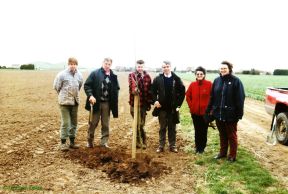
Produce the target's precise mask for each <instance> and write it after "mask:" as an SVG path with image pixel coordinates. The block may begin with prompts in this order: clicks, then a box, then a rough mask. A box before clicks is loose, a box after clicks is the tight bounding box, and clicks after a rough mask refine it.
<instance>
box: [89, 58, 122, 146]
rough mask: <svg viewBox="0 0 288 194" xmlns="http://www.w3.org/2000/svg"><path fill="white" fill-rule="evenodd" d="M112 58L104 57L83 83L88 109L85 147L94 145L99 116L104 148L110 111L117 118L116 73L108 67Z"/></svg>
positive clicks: (106, 140) (106, 143)
mask: <svg viewBox="0 0 288 194" xmlns="http://www.w3.org/2000/svg"><path fill="white" fill-rule="evenodd" d="M111 65H112V59H110V58H105V59H104V61H103V63H102V67H101V68H99V69H96V70H95V71H92V72H91V74H90V75H89V77H88V78H87V80H86V82H85V84H84V90H85V93H86V95H87V100H86V106H85V109H86V110H88V111H90V118H89V127H88V137H87V140H88V143H87V147H89V148H92V147H94V133H95V129H96V127H97V126H98V123H99V120H100V118H101V125H102V127H101V142H100V145H101V146H103V147H106V148H109V146H108V138H109V121H110V111H112V114H113V117H114V118H118V96H119V90H120V87H119V83H118V78H117V75H115V74H114V73H113V71H112V70H111V69H110V68H111Z"/></svg>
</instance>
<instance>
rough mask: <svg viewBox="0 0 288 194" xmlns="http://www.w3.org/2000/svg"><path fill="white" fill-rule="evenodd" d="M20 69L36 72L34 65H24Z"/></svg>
mask: <svg viewBox="0 0 288 194" xmlns="http://www.w3.org/2000/svg"><path fill="white" fill-rule="evenodd" d="M20 69H28V70H34V69H35V65H34V64H24V65H21V66H20Z"/></svg>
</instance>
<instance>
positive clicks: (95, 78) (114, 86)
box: [84, 68, 120, 118]
mask: <svg viewBox="0 0 288 194" xmlns="http://www.w3.org/2000/svg"><path fill="white" fill-rule="evenodd" d="M104 75H105V74H104V69H103V68H100V69H96V70H94V71H92V72H91V74H90V75H89V77H88V78H87V80H86V82H85V84H84V90H85V93H86V95H87V100H86V105H85V109H86V110H88V111H90V102H89V98H90V96H94V98H96V103H95V104H94V106H93V111H94V112H96V111H98V110H99V107H100V102H101V99H100V97H101V92H102V89H101V86H102V82H103V80H104ZM110 81H111V86H110V88H109V89H110V91H109V106H110V110H111V111H112V114H113V117H114V118H118V96H119V90H120V87H119V83H118V79H117V75H115V74H114V73H113V71H112V70H110Z"/></svg>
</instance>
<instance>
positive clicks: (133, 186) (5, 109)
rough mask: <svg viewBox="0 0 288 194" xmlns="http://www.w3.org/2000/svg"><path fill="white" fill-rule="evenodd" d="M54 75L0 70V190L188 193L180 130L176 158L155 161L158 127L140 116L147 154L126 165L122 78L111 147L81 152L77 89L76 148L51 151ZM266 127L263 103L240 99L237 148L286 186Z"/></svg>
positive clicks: (55, 124)
mask: <svg viewBox="0 0 288 194" xmlns="http://www.w3.org/2000/svg"><path fill="white" fill-rule="evenodd" d="M57 73H58V72H56V71H0V81H1V83H2V84H1V90H0V137H1V140H2V141H1V143H0V166H1V168H0V186H1V187H3V186H13V185H15V186H17V185H18V186H23V187H29V186H30V187H31V186H37V187H39V188H41V189H42V190H46V191H55V192H57V191H64V190H65V191H68V192H69V191H71V192H72V191H75V192H77V191H83V192H84V191H93V192H99V193H115V192H117V193H129V192H130V193H141V192H142V193H163V192H172V191H173V192H175V193H189V192H192V193H193V191H195V185H196V182H197V175H195V174H193V171H191V170H187V168H186V167H187V164H188V163H191V162H193V160H195V158H196V157H197V156H196V155H194V154H187V153H185V152H184V151H183V148H184V146H185V145H186V142H185V140H184V139H183V138H182V137H184V136H185V134H184V133H183V132H182V131H181V126H178V129H179V130H178V132H177V146H178V147H179V150H180V152H179V153H177V154H175V153H170V152H169V151H168V150H167V149H166V150H165V152H164V153H161V154H156V153H155V150H156V148H157V146H158V120H157V119H156V118H153V117H152V115H151V112H148V116H147V121H146V131H147V137H148V141H147V142H148V148H147V149H146V150H137V159H136V160H132V159H131V142H132V140H131V138H132V130H131V126H132V121H133V120H132V117H131V115H130V112H129V104H128V78H127V77H128V74H127V73H117V74H118V78H119V82H120V87H121V89H120V96H119V118H117V119H114V118H112V117H111V119H110V121H111V123H110V127H111V128H110V139H109V145H110V147H111V148H110V149H105V148H102V147H99V146H96V147H95V148H93V149H88V148H86V147H85V146H86V133H87V132H86V131H87V123H88V112H87V111H86V110H85V109H84V103H85V99H86V97H85V93H84V91H83V88H82V89H81V104H80V107H79V113H78V115H79V117H78V121H79V129H78V133H77V138H76V142H77V143H78V144H80V146H81V147H80V149H78V150H70V151H68V152H64V153H63V152H61V151H59V150H58V146H59V143H60V140H59V126H60V113H59V108H58V104H57V95H56V92H55V91H54V90H53V89H52V83H53V80H54V78H55V76H56V74H57ZM83 76H84V80H86V77H87V76H88V72H83ZM185 84H186V85H187V84H189V83H188V82H186V83H185ZM184 103H186V102H184ZM270 122H271V118H270V116H269V115H267V114H266V113H265V111H264V104H263V102H258V101H254V100H249V99H248V100H246V104H245V116H244V118H243V120H242V121H241V122H240V123H239V146H241V147H246V148H247V149H248V150H249V151H251V152H252V153H254V154H255V157H256V158H257V159H259V162H261V164H263V166H265V168H267V169H268V170H269V171H271V173H272V174H273V175H274V176H276V177H278V178H279V180H280V181H281V182H283V183H284V184H286V186H287V185H288V181H287V177H288V171H287V169H288V164H287V156H288V149H287V146H282V145H276V146H268V145H266V144H265V138H266V136H267V133H268V131H269V127H270ZM95 135H96V136H95V141H94V143H95V144H96V145H98V144H99V142H100V139H99V138H100V126H98V127H97V129H96V132H95ZM208 143H209V140H208ZM190 168H191V165H190ZM195 168H196V167H195ZM203 173H205V172H203Z"/></svg>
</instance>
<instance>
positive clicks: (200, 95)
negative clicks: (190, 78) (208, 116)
mask: <svg viewBox="0 0 288 194" xmlns="http://www.w3.org/2000/svg"><path fill="white" fill-rule="evenodd" d="M198 84H199V83H198ZM198 86H199V87H198V90H199V92H198V93H199V101H198V102H199V109H198V113H199V115H200V96H201V94H200V91H201V90H200V85H198Z"/></svg>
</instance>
